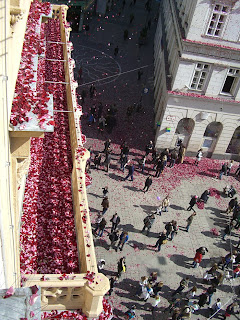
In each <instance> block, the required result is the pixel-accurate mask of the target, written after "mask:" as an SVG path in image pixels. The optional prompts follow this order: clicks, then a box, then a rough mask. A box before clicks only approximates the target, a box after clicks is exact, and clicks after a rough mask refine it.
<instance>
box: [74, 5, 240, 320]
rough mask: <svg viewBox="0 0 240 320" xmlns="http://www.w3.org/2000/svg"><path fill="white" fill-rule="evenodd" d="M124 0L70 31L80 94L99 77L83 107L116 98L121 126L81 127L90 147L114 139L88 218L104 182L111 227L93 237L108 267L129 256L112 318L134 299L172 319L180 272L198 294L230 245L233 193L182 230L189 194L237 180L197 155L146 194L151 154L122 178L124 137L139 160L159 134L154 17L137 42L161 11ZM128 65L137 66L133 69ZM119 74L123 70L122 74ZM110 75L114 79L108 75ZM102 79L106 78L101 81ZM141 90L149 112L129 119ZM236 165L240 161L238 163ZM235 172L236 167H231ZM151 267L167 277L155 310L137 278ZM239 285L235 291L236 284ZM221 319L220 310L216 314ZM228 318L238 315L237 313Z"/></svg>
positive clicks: (227, 293)
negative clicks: (171, 226)
mask: <svg viewBox="0 0 240 320" xmlns="http://www.w3.org/2000/svg"><path fill="white" fill-rule="evenodd" d="M129 4H130V2H128V1H127V3H126V5H125V8H124V10H123V11H122V12H121V14H120V16H119V11H120V7H121V4H120V3H117V4H114V5H113V10H112V11H111V12H110V13H109V14H108V15H106V16H105V17H92V18H90V19H89V20H90V23H89V26H90V30H89V32H88V33H86V34H85V33H84V32H83V33H80V34H72V39H71V40H72V41H73V43H74V52H73V57H74V59H75V60H76V66H77V67H76V70H78V68H79V66H80V65H82V66H83V79H82V80H81V83H80V86H79V88H78V90H79V93H80V92H81V91H82V90H83V89H84V90H87V91H88V90H89V85H90V84H89V83H90V82H91V81H96V80H98V81H97V82H95V86H96V89H97V94H96V96H95V97H94V98H93V99H90V98H89V97H87V98H86V101H85V103H84V104H83V111H84V112H85V113H86V112H89V108H90V107H91V105H92V104H94V103H96V104H98V102H100V101H101V102H102V103H103V104H104V105H105V104H106V105H107V106H105V107H104V108H105V109H104V111H105V112H106V109H107V107H108V106H109V105H110V104H113V103H116V106H117V108H118V112H117V126H116V127H115V128H114V129H113V132H112V133H111V134H110V135H109V134H107V132H104V133H103V134H102V135H101V134H99V133H98V130H97V125H96V124H93V125H92V126H91V127H89V126H88V125H87V119H86V118H84V117H83V119H82V128H83V133H84V134H86V136H87V138H88V139H87V143H86V147H90V146H91V147H92V150H93V152H94V153H95V152H96V151H102V150H103V148H104V147H103V144H104V141H105V140H106V139H107V138H111V139H112V142H113V143H112V149H113V161H112V163H111V166H110V170H109V172H108V173H107V172H105V171H104V167H101V168H100V170H95V169H91V175H92V178H93V184H92V186H91V187H90V188H89V189H88V200H89V206H90V213H91V219H92V222H93V223H94V220H95V218H96V213H97V211H98V210H101V201H102V187H104V186H108V187H109V194H108V196H109V201H110V208H109V210H108V211H107V213H106V214H105V218H106V220H107V228H106V230H105V232H104V235H103V237H102V238H100V239H99V238H95V246H96V255H97V259H98V260H99V259H101V258H104V259H105V260H106V268H105V269H106V270H105V274H106V275H107V276H109V277H110V276H111V275H115V273H116V271H117V261H118V260H119V259H120V257H122V256H125V257H126V261H127V272H126V273H124V274H123V276H122V277H121V279H120V281H119V282H118V284H117V285H116V288H115V289H114V292H113V294H112V296H111V297H110V298H109V300H110V301H111V303H112V305H113V308H114V319H122V318H123V315H124V312H126V310H127V308H128V307H129V306H131V305H132V304H133V303H134V304H135V305H136V307H137V312H136V314H137V319H145V320H150V319H168V314H166V313H165V314H164V313H163V309H164V308H165V307H166V306H168V302H167V299H169V298H170V295H171V292H172V291H173V290H175V289H176V288H177V287H178V284H179V282H180V280H181V278H182V277H185V276H189V277H190V280H191V284H190V287H192V286H193V285H196V286H197V288H198V291H197V295H198V296H199V295H200V294H201V293H202V292H203V291H204V290H205V289H206V288H207V287H208V286H207V285H205V284H204V283H203V281H202V278H203V273H204V271H205V270H207V269H208V268H209V267H210V266H211V265H212V263H213V262H215V261H219V259H220V257H221V256H224V255H226V254H227V252H228V251H229V250H230V239H229V238H227V241H225V242H224V241H222V240H221V230H222V229H223V227H224V226H225V225H226V223H227V221H228V220H227V219H228V218H227V216H226V214H225V213H224V212H223V211H224V210H225V209H226V206H227V203H228V201H229V199H227V198H224V197H222V196H220V197H210V199H209V201H208V204H207V205H206V206H205V208H204V210H200V209H197V216H196V218H195V219H194V221H193V224H192V225H191V227H190V230H189V232H188V233H187V232H185V229H184V226H186V219H187V218H188V216H189V212H187V211H186V208H187V206H188V203H189V200H190V197H191V195H194V194H197V195H201V193H202V192H203V191H204V190H205V189H207V188H210V187H211V188H216V189H218V190H219V191H221V190H222V189H223V187H224V186H225V185H226V184H233V185H234V186H235V187H236V188H237V189H239V182H238V181H237V180H236V179H235V177H233V176H229V177H225V176H224V177H223V179H222V180H221V181H220V180H218V179H216V177H217V172H218V170H219V168H220V166H221V162H219V161H215V160H210V159H203V160H202V161H201V162H200V164H199V167H196V166H194V165H193V162H194V159H192V158H186V159H185V162H184V163H183V164H179V165H175V166H174V168H172V169H170V168H166V169H165V171H164V173H163V175H161V176H160V178H158V179H157V178H153V184H152V186H151V187H150V189H149V191H148V192H147V193H144V192H142V188H143V186H144V181H145V179H146V177H147V174H153V171H152V169H151V168H152V164H151V163H150V159H151V156H149V158H148V160H147V165H146V170H145V173H143V174H142V173H141V172H140V170H139V169H138V168H137V165H136V171H135V175H134V181H133V182H132V181H123V177H125V176H126V172H125V173H123V172H122V171H121V170H120V169H119V154H120V143H121V142H122V141H123V140H126V141H127V142H128V144H129V147H130V148H131V149H130V158H131V159H133V161H135V163H137V159H139V158H140V157H141V155H142V154H144V148H145V145H146V143H148V142H149V140H153V139H154V133H153V129H152V128H153V125H154V122H153V121H154V112H153V38H154V32H155V27H156V22H152V26H151V29H150V31H149V36H148V41H147V43H146V44H145V45H144V46H142V47H141V48H140V49H139V48H138V46H137V44H136V43H137V39H138V36H139V31H140V30H141V29H142V27H143V26H144V24H145V22H146V21H148V19H149V17H150V16H151V17H152V18H153V17H154V15H155V14H156V13H157V7H158V4H157V3H153V9H152V11H151V13H150V14H147V13H146V12H145V9H144V2H140V0H137V1H136V5H135V6H132V7H131V6H129ZM131 12H134V16H135V19H134V21H133V24H132V25H131V26H130V25H129V16H130V14H131ZM126 28H128V30H129V39H128V40H126V41H124V40H123V31H124V30H125V29H126ZM116 45H118V46H119V53H118V56H117V57H116V58H113V51H114V48H115V47H116ZM144 66H148V67H146V68H142V70H143V76H142V79H141V81H138V80H137V71H136V69H138V68H139V67H144ZM130 70H135V71H132V72H128V71H130ZM120 73H123V74H121V75H120ZM110 76H111V78H109V77H110ZM101 78H104V79H105V78H107V79H105V80H104V81H99V79H101ZM144 87H146V88H148V89H149V92H148V94H146V95H145V94H143V93H142V92H143V88H144ZM141 96H142V101H143V106H144V111H143V112H141V113H135V114H134V115H133V117H132V118H130V119H127V118H126V108H127V107H128V106H129V105H131V104H133V103H134V102H138V101H139V100H140V98H141ZM234 169H235V168H234ZM233 171H234V170H233ZM167 194H169V195H170V199H171V206H170V209H169V212H166V213H163V214H162V216H156V219H155V223H154V225H153V227H152V229H151V232H150V234H149V236H148V237H147V236H146V234H142V233H141V229H142V227H143V219H144V217H145V216H146V215H147V214H150V213H154V212H155V211H156V208H157V207H158V206H159V205H160V202H161V201H160V200H159V197H160V199H163V197H164V196H166V195H167ZM115 212H118V214H119V215H120V217H121V223H120V228H121V229H123V230H127V231H128V232H129V241H128V243H127V244H126V245H125V247H124V249H123V251H122V252H115V251H114V250H111V251H109V250H108V248H109V238H108V234H109V231H110V225H111V223H110V219H111V217H112V215H113V214H114V213H115ZM172 219H174V220H177V222H178V224H179V226H182V227H183V228H180V230H179V232H178V234H177V235H176V237H175V238H174V239H173V241H169V242H168V243H167V244H166V245H164V246H163V247H162V250H161V252H160V253H157V252H155V250H154V248H153V245H154V244H155V243H156V239H157V236H158V234H159V232H161V231H163V230H164V225H165V223H166V222H168V221H170V220H172ZM212 228H216V229H217V230H219V231H220V235H219V236H213V234H212V232H211V229H212ZM231 240H232V243H233V244H234V245H235V244H236V243H237V241H238V232H237V231H236V232H235V231H234V233H233V236H232V237H231ZM200 246H206V247H207V248H208V250H209V252H208V253H207V254H206V255H205V256H204V259H203V262H202V264H201V266H200V267H199V268H197V269H193V268H192V267H191V263H192V259H193V257H194V254H195V250H196V249H197V248H199V247H200ZM152 271H157V272H158V279H159V280H162V281H163V282H164V287H163V291H162V293H161V297H162V298H161V303H160V305H159V307H158V309H157V310H156V311H155V312H154V314H152V313H151V311H150V310H149V308H150V303H151V302H152V300H151V299H152V298H151V299H149V301H148V302H147V303H145V302H143V301H140V299H139V297H138V296H137V295H136V290H137V288H138V281H139V280H140V277H141V276H144V275H149V274H150V273H151V272H152ZM238 286H239V281H238V280H235V281H227V280H225V281H224V282H223V284H222V285H221V286H220V287H219V288H218V289H217V294H216V295H215V296H213V300H212V303H214V302H215V301H216V298H217V297H220V298H221V300H222V302H223V303H226V304H229V303H230V302H231V298H232V297H233V292H234V290H236V289H237V288H238ZM237 292H238V290H237ZM208 317H209V311H208V309H207V307H204V308H203V309H202V310H200V311H198V312H197V313H196V314H193V315H192V318H193V319H206V318H208ZM219 318H220V317H219ZM231 319H235V316H232V317H231Z"/></svg>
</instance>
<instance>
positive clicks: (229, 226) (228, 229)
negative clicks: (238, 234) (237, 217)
mask: <svg viewBox="0 0 240 320" xmlns="http://www.w3.org/2000/svg"><path fill="white" fill-rule="evenodd" d="M232 229H233V221H231V222H230V223H228V224H227V226H226V228H225V229H224V231H223V237H222V239H223V240H224V241H225V240H226V236H227V235H229V236H230V235H231V232H232Z"/></svg>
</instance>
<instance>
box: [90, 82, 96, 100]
mask: <svg viewBox="0 0 240 320" xmlns="http://www.w3.org/2000/svg"><path fill="white" fill-rule="evenodd" d="M95 92H96V88H95V86H94V84H93V83H92V84H91V86H90V89H89V94H90V98H93V96H94V94H95Z"/></svg>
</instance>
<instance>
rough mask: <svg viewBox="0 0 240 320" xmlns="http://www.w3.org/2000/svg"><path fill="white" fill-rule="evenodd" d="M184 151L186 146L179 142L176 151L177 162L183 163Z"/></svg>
mask: <svg viewBox="0 0 240 320" xmlns="http://www.w3.org/2000/svg"><path fill="white" fill-rule="evenodd" d="M185 153H186V148H185V147H184V146H183V145H182V144H181V146H180V148H179V151H178V162H179V163H183V161H184V157H185Z"/></svg>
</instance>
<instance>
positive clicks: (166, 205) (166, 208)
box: [162, 195, 170, 212]
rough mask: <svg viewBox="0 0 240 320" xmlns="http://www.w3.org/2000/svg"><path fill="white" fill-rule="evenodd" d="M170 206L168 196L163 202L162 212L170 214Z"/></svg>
mask: <svg viewBox="0 0 240 320" xmlns="http://www.w3.org/2000/svg"><path fill="white" fill-rule="evenodd" d="M169 206H170V199H169V195H167V196H166V197H165V198H164V199H163V201H162V212H168V207H169Z"/></svg>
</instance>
